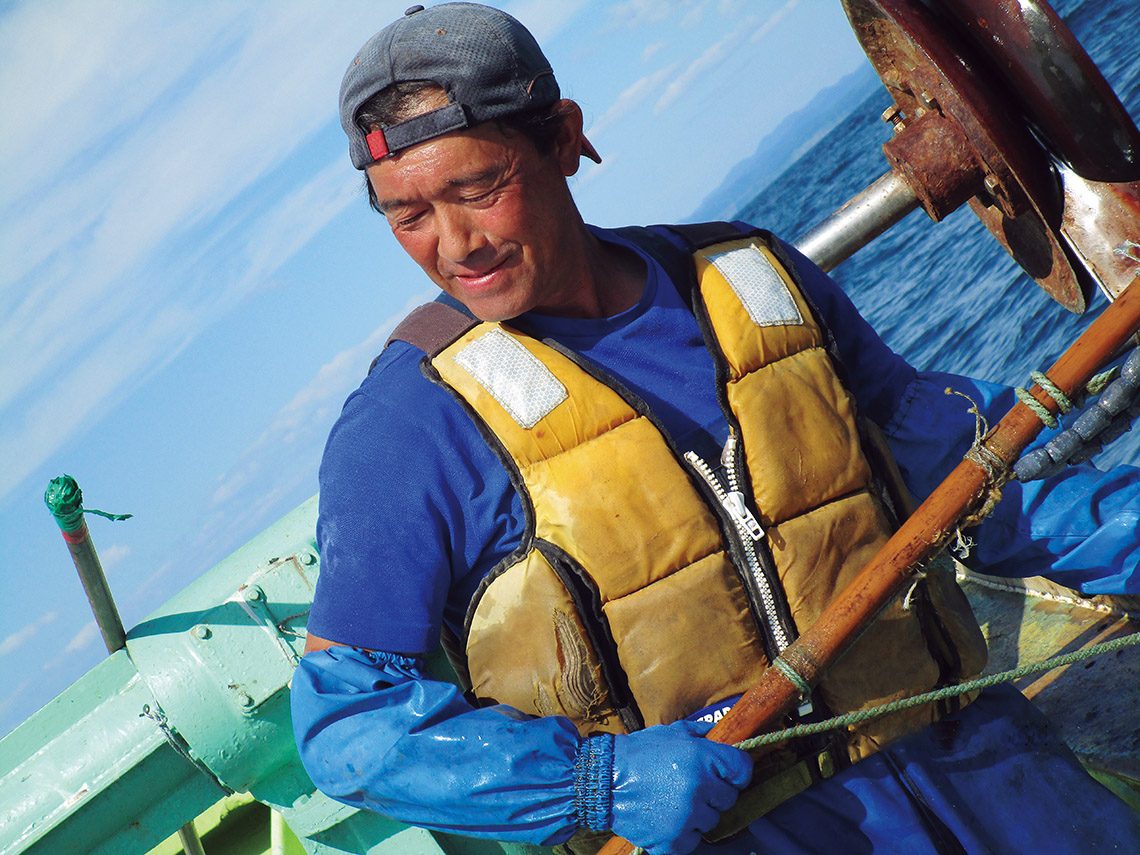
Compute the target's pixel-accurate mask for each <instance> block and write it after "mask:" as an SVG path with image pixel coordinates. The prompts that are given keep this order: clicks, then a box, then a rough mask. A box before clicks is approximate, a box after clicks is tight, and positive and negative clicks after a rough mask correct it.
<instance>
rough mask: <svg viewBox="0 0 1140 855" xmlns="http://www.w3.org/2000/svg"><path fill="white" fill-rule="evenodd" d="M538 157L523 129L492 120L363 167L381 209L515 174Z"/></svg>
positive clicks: (425, 142) (436, 138)
mask: <svg viewBox="0 0 1140 855" xmlns="http://www.w3.org/2000/svg"><path fill="white" fill-rule="evenodd" d="M536 156H537V152H536V151H535V149H534V145H533V143H531V141H530V140H529V139H528V138H527V137H526V136H525V135H524V134H521V133H509V134H507V133H503V131H502V130H500V129H499V127H498V126H497V125H496V124H495V123H494V122H484V123H483V124H481V125H477V126H476V127H474V128H471V129H467V130H462V131H452V132H451V133H448V134H444V135H442V136H439V137H435V138H434V139H430V140H426V141H424V142H422V143H419V144H417V145H414V146H411V147H410V148H407V149H405V150H404V151H402V152H400V153H399V154H396V155H394V156H392V157H388V158H385V159H384V160H381V161H378V162H377V163H374V164H372V165H371V166H369V167H368V168H367V169H366V170H365V171H366V173H367V175H368V180H369V181H370V182H371V183H372V188H373V190H374V191H375V192H376V196H377V199H378V201H379V202H380V205H381V207H384V206H386V205H389V203H391V205H390V206H394V205H397V204H400V203H402V202H405V201H408V199H409V198H410V197H409V196H408V194H409V193H414V194H416V195H417V196H432V195H438V194H443V193H445V192H447V190H448V189H450V188H455V187H463V186H467V185H470V184H474V183H477V182H480V181H485V180H493V179H495V178H498V177H502V176H507V175H514V174H516V173H518V172H519V171H520V170H522V169H523V168H524V167H525V166H528V165H530V164H531V162H532V160H534V159H535V158H536Z"/></svg>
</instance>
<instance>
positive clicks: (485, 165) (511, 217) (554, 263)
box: [367, 122, 581, 320]
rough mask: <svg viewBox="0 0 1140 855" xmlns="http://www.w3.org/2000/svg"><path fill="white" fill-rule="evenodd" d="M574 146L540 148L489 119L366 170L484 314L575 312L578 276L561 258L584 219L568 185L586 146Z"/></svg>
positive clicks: (430, 264) (434, 268)
mask: <svg viewBox="0 0 1140 855" xmlns="http://www.w3.org/2000/svg"><path fill="white" fill-rule="evenodd" d="M568 148H574V147H573V146H567V145H564V144H563V143H561V142H560V143H559V144H558V145H556V148H555V151H554V152H553V153H551V154H549V155H545V156H541V155H539V153H538V152H537V150H536V149H535V147H534V144H533V143H532V142H531V141H530V140H529V139H528V138H526V137H525V136H523V135H522V134H517V133H511V134H504V133H503V132H502V131H501V130H499V128H498V127H497V126H496V125H495V124H494V123H493V122H487V123H484V124H482V125H479V126H477V127H475V128H473V129H470V130H464V131H456V132H453V133H450V134H446V135H444V136H441V137H436V138H435V139H431V140H428V141H426V142H423V143H420V144H419V145H416V146H413V147H412V148H409V149H407V150H405V151H403V152H401V153H400V154H398V155H396V156H395V157H392V158H388V159H386V160H382V161H380V162H379V163H376V164H373V165H372V166H370V167H369V168H368V170H367V173H368V180H369V181H371V182H372V188H373V190H374V191H375V192H376V198H377V200H378V202H379V204H380V208H381V210H382V211H383V212H384V215H385V216H386V217H387V219H388V223H389V225H390V226H391V227H392V234H393V235H395V237H396V240H398V241H399V242H400V245H401V246H402V247H403V248H404V250H405V251H406V252H407V253H408V255H410V256H411V257H412V259H413V260H415V262H416V263H417V264H419V266H420V267H422V268H423V270H424V272H425V273H427V275H428V276H429V277H431V279H432V281H433V282H435V284H436V285H438V286H439V287H440V288H442V289H443V290H444V291H446V292H447V293H448V294H450V295H451V296H452V297H455V298H456V299H457V300H459V301H460V302H462V303H463V304H464V305H465V306H467V308H468V309H470V310H471V311H472V312H473V313H474V314H475V316H476V317H478V318H480V319H482V320H505V319H507V318H513V317H515V316H516V315H519V314H521V313H523V312H526V311H530V310H532V309H538V310H540V311H543V312H546V313H549V314H575V309H574V304H575V297H576V294H577V289H578V286H579V282H578V280H576V279H575V278H574V277H573V276H570V275H567V273H566V267H567V266H566V265H564V264H562V263H560V258H563V259H564V258H566V253H567V252H568V251H570V242H572V240H573V239H574V237H575V234H576V230H577V229H578V228H580V222H581V221H580V218H579V217H578V215H577V210H576V209H575V208H574V203H573V200H572V198H571V196H570V192H569V190H568V188H567V186H566V176H567V175H570V174H573V171H574V170H575V169H577V160H578V152H577V150H576V149H575V150H574V151H573V152H572V155H570V154H567V153H566V151H565V149H568Z"/></svg>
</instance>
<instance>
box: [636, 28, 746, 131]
mask: <svg viewBox="0 0 1140 855" xmlns="http://www.w3.org/2000/svg"><path fill="white" fill-rule="evenodd" d="M743 39H744V35H743V33H742V32H741V31H740V30H733V31H731V32H729V33H728V34H727V35H725V36H723V37H722V38H721V39H720V41H718V42H715V43H714V44H711V45H709V46H708V47H707V48H705V51H704V53H702V54H701V55H700V56H699V57H697V58H696V59H695V60H694V61H693V62H692V64H691V65H690V66H689V67H688V68H686V69H685V70H684V71H683V72H681V74H679V75H678V76H677V77H676V78H675V79H674V80H673V82H672V83H670V84H669V86H668V87H667V88H666V89H665V93H664V94H663V95H662V96H661V98H660V99H659V100H658V101H657V104H656V105H655V106H654V107H653V112H654V113H657V114H660V113H662V112H664V110H665V109H666V108H668V107H669V105H670V104H672V103H673V102H674V101H676V100H677V99H678V98H680V97H681V96H682V95H683V94H684V93H685V91H686V90H688V88H689V87H690V86H692V85H693V84H694V83H696V82H698V81H699V80H700V78H701V77H702V76H704V75H705V74H707V73H708V72H709V71H710V70H712V69H713V68H715V67H716V66H718V65H720V64H721V63H722V62H724V60H725V58H726V57H727V56H728V55H729V54H730V53H732V51H733V49H734V48H735V47H736V46H737V45H739V44H740V42H741V41H742V40H743Z"/></svg>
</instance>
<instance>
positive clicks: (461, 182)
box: [376, 164, 506, 214]
mask: <svg viewBox="0 0 1140 855" xmlns="http://www.w3.org/2000/svg"><path fill="white" fill-rule="evenodd" d="M505 172H506V170H505V169H504V167H503V166H502V165H501V164H495V165H494V166H490V167H488V168H487V169H484V170H482V171H481V172H476V173H474V174H473V175H463V176H461V177H459V178H448V179H447V180H446V181H445V182H444V183H445V184H446V185H447V186H448V187H457V188H460V189H462V188H464V187H474V186H477V185H479V184H486V183H487V182H489V181H493V180H496V179H497V178H499V177H500V176H502V175H503V174H504V173H505ZM376 204H377V205H378V206H379V207H380V210H381V211H383V212H384V213H385V214H386V213H388V212H389V211H391V210H394V209H396V208H403V207H407V206H410V205H413V204H414V202H413V201H412V200H411V199H378V200H377V202H376Z"/></svg>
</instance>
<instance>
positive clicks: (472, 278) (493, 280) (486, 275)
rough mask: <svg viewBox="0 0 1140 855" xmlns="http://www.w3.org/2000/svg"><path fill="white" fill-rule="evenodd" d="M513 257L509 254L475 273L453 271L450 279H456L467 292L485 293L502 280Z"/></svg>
mask: <svg viewBox="0 0 1140 855" xmlns="http://www.w3.org/2000/svg"><path fill="white" fill-rule="evenodd" d="M511 258H512V256H511V255H510V254H509V253H508V254H507V255H504V256H503V257H502V258H500V259H498V260H496V261H495V262H494V263H492V264H490V265H488V266H486V267H482V268H480V269H479V270H477V271H475V272H461V271H453V272H452V273H451V274H450V278H452V279H454V280H455V281H456V282H458V283H459V284H460V285H462V286H463V288H464V289H465V290H468V291H484V290H486V289H488V288H491V287H493V286H494V285H496V284H497V283H498V280H499V279H501V278H502V274H503V271H504V270H506V268H507V267H508V266H509V262H510V260H511Z"/></svg>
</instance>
